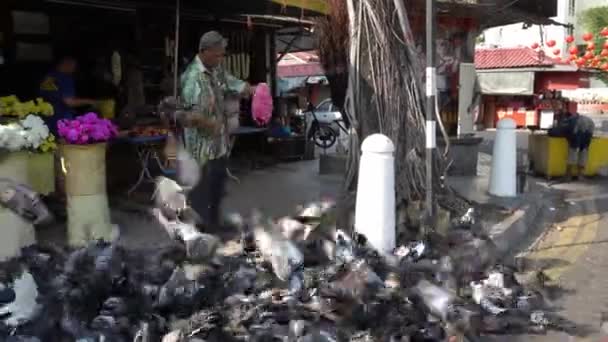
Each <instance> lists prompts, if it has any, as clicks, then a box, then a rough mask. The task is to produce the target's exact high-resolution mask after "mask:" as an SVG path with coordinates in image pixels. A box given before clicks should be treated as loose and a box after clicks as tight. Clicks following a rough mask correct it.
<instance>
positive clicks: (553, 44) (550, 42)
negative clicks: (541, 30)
mask: <svg viewBox="0 0 608 342" xmlns="http://www.w3.org/2000/svg"><path fill="white" fill-rule="evenodd" d="M555 44H556V43H555V40H553V39H552V40H549V41H547V46H548V47H554V46H555Z"/></svg>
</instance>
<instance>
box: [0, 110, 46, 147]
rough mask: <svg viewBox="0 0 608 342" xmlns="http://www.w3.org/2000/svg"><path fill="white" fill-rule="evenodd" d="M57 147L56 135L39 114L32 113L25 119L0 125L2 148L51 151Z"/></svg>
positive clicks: (0, 143) (0, 145)
mask: <svg viewBox="0 0 608 342" xmlns="http://www.w3.org/2000/svg"><path fill="white" fill-rule="evenodd" d="M55 148H56V144H55V137H54V136H53V134H51V133H50V132H49V128H48V127H47V125H46V124H45V123H44V121H42V119H41V118H40V117H39V116H36V115H31V114H30V115H28V116H27V117H26V118H25V119H23V120H20V121H15V122H12V123H9V124H5V125H0V149H4V150H8V151H10V152H16V151H22V150H30V151H33V152H49V151H52V150H54V149H55Z"/></svg>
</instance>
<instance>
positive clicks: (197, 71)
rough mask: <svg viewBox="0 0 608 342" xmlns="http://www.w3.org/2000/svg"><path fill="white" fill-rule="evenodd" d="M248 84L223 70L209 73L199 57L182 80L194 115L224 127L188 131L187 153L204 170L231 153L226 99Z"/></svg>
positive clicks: (186, 131)
mask: <svg viewBox="0 0 608 342" xmlns="http://www.w3.org/2000/svg"><path fill="white" fill-rule="evenodd" d="M245 86H246V83H245V82H243V81H241V80H239V79H237V78H236V77H234V76H232V75H230V74H229V73H228V72H226V71H225V70H224V69H223V68H222V67H221V66H219V67H216V68H214V69H213V70H209V69H207V68H206V67H205V66H204V65H203V63H202V62H201V60H200V58H199V57H198V56H196V57H194V60H193V61H192V63H190V65H188V67H187V69H186V71H185V72H184V73H183V74H182V76H181V97H182V101H183V102H184V104H185V105H186V106H192V108H193V111H194V112H196V113H199V114H200V115H204V116H206V117H209V118H214V119H215V120H218V121H219V122H220V123H221V129H220V131H219V132H212V131H210V130H206V129H202V128H185V129H184V142H185V145H186V150H188V152H190V154H191V155H192V156H193V157H194V158H195V159H196V160H197V161H198V162H199V164H200V165H201V166H202V165H204V164H205V163H206V162H207V161H208V160H212V159H216V158H220V157H223V156H225V155H226V153H228V149H229V147H228V146H229V138H230V137H229V133H228V125H227V117H226V113H225V111H224V96H225V95H226V94H227V93H230V92H234V93H239V94H240V93H241V92H243V90H244V89H245Z"/></svg>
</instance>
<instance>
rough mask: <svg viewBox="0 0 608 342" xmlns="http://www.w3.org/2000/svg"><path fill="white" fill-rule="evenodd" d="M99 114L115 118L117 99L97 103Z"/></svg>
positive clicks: (105, 117)
mask: <svg viewBox="0 0 608 342" xmlns="http://www.w3.org/2000/svg"><path fill="white" fill-rule="evenodd" d="M97 110H98V111H99V115H100V116H101V117H102V118H104V119H114V116H115V114H116V101H114V100H113V99H107V100H101V101H99V102H98V103H97Z"/></svg>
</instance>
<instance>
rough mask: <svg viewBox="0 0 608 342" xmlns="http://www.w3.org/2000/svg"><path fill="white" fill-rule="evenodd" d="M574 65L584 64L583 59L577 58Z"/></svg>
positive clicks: (580, 65)
mask: <svg viewBox="0 0 608 342" xmlns="http://www.w3.org/2000/svg"><path fill="white" fill-rule="evenodd" d="M576 65H578V66H579V67H582V66H583V65H585V60H584V59H582V58H579V59H577V60H576Z"/></svg>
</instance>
